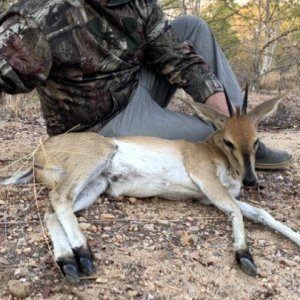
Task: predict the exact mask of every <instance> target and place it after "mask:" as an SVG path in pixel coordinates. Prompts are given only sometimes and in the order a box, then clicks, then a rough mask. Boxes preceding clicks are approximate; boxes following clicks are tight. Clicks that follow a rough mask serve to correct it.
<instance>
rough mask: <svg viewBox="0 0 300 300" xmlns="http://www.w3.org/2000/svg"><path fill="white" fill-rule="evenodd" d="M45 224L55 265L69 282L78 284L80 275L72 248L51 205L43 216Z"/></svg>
mask: <svg viewBox="0 0 300 300" xmlns="http://www.w3.org/2000/svg"><path fill="white" fill-rule="evenodd" d="M45 222H46V226H47V229H48V232H49V235H50V238H51V241H52V244H53V252H54V257H55V260H56V262H57V264H58V265H59V267H60V269H61V271H62V273H63V274H64V275H65V276H66V278H67V279H68V280H69V281H71V282H78V281H79V275H80V274H79V272H78V266H77V262H76V259H75V257H74V253H73V250H72V247H71V245H70V243H69V240H68V237H67V235H66V233H65V231H64V229H63V227H62V225H61V223H60V222H59V220H58V218H57V216H56V213H55V212H54V210H53V208H52V205H50V207H49V208H48V210H47V212H46V214H45Z"/></svg>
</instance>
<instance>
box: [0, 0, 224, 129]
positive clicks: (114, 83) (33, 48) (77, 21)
mask: <svg viewBox="0 0 300 300" xmlns="http://www.w3.org/2000/svg"><path fill="white" fill-rule="evenodd" d="M144 63H145V64H148V65H149V66H150V67H152V68H154V69H155V70H156V71H157V72H160V73H162V74H164V75H165V76H166V77H167V78H168V80H169V81H170V82H171V83H172V84H176V85H178V86H179V87H182V88H184V89H185V91H186V92H187V93H189V94H190V95H191V96H192V97H193V98H194V99H195V100H196V101H202V102H203V101H205V99H206V98H208V97H209V96H210V95H212V94H213V93H215V92H217V91H222V86H221V84H220V83H219V81H218V80H217V79H216V77H215V76H214V75H213V73H212V71H211V69H210V68H209V66H208V65H207V64H206V63H205V62H204V61H203V59H202V57H200V56H199V55H196V54H195V53H194V51H193V49H192V47H191V46H190V45H189V44H188V43H181V44H180V43H179V42H178V41H177V37H176V34H175V32H174V30H173V29H172V28H171V27H170V24H169V22H168V20H167V19H166V17H165V16H164V14H163V12H162V10H161V9H160V8H159V6H158V5H157V4H156V1H155V0H20V1H19V2H18V3H17V4H16V5H13V6H12V7H11V8H10V9H9V10H8V11H7V12H6V13H5V14H4V15H2V17H1V18H0V92H1V91H4V92H6V93H11V94H14V93H24V92H28V91H30V90H32V89H34V88H37V91H38V93H39V95H40V100H41V108H42V112H43V116H44V118H45V122H46V126H47V130H48V134H49V135H55V134H60V133H63V132H66V131H68V130H70V129H72V128H75V130H78V131H82V130H86V129H88V128H90V127H92V126H94V125H95V124H97V123H99V122H101V123H105V121H106V120H107V119H108V118H110V117H111V116H113V115H114V114H116V113H117V112H118V111H120V110H121V109H122V108H123V107H124V106H126V104H127V103H128V101H129V99H130V96H131V94H132V93H133V91H134V90H135V87H136V85H137V72H138V70H139V68H140V66H141V64H144Z"/></svg>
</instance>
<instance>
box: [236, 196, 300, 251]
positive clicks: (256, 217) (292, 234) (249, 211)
mask: <svg viewBox="0 0 300 300" xmlns="http://www.w3.org/2000/svg"><path fill="white" fill-rule="evenodd" d="M236 202H237V204H238V206H239V208H240V209H241V211H242V214H243V215H244V216H245V217H247V218H249V219H250V220H252V221H254V222H259V223H262V224H264V225H266V226H268V227H269V228H272V229H273V230H275V231H278V232H280V233H281V234H282V235H284V236H285V237H287V238H288V239H290V240H292V241H293V242H294V243H296V244H297V245H298V246H300V234H299V233H298V232H296V231H294V230H292V229H291V228H290V227H288V226H286V225H284V224H282V223H281V222H279V221H277V220H275V219H274V218H273V217H272V216H271V215H270V214H269V213H268V212H267V211H265V210H264V209H262V208H258V207H255V206H252V205H250V204H248V203H245V202H242V201H238V200H236Z"/></svg>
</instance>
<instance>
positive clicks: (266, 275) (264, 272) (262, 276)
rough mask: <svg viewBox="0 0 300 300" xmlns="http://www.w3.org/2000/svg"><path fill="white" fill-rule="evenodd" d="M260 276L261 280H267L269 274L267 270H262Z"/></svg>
mask: <svg viewBox="0 0 300 300" xmlns="http://www.w3.org/2000/svg"><path fill="white" fill-rule="evenodd" d="M258 276H259V277H260V278H266V277H268V272H267V271H265V270H262V271H260V272H259V274H258Z"/></svg>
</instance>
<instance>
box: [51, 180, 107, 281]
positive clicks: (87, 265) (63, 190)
mask: <svg viewBox="0 0 300 300" xmlns="http://www.w3.org/2000/svg"><path fill="white" fill-rule="evenodd" d="M81 182H82V184H78V181H77V185H76V186H74V184H75V183H74V178H72V176H71V177H70V178H69V180H68V181H64V182H63V184H62V185H61V186H60V188H58V187H56V189H55V190H52V191H51V193H50V199H51V204H52V207H53V210H54V212H55V216H56V218H57V221H58V222H59V223H60V224H61V227H62V230H63V231H64V235H65V236H66V237H67V240H68V243H69V247H70V248H71V250H72V253H70V251H69V249H68V247H67V251H65V252H64V251H60V252H59V253H58V255H59V256H56V257H55V258H56V260H57V262H58V264H59V266H60V268H61V270H62V272H63V273H64V275H65V276H66V277H67V278H68V279H69V280H71V281H78V280H79V274H80V273H83V274H85V275H90V274H92V273H93V272H94V266H93V255H92V252H91V250H90V248H89V246H88V244H87V241H86V238H85V236H84V235H83V234H82V232H81V230H80V228H79V224H78V222H77V218H76V216H75V214H74V212H76V211H79V210H81V209H84V208H87V207H88V206H89V205H91V204H92V203H93V202H95V201H96V199H97V198H98V196H99V195H100V194H101V193H102V192H103V191H104V190H105V189H106V187H107V181H106V180H105V179H104V178H103V177H102V176H101V175H99V176H90V177H89V178H86V179H85V181H84V182H83V181H81ZM52 218H53V219H54V217H52ZM49 231H50V230H49ZM51 238H52V236H51ZM55 239H56V238H55V237H54V238H52V240H53V244H54V246H55V242H54V240H55ZM56 244H57V245H58V246H57V247H62V244H58V242H56ZM58 249H59V248H58Z"/></svg>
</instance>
